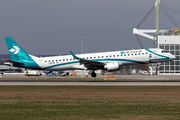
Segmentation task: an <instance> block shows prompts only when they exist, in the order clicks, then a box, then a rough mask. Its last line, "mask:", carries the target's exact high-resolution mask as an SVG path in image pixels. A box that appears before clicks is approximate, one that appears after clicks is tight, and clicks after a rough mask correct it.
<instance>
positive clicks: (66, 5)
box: [0, 0, 180, 55]
mask: <svg viewBox="0 0 180 120" xmlns="http://www.w3.org/2000/svg"><path fill="white" fill-rule="evenodd" d="M161 2H163V3H166V4H169V5H171V6H173V7H175V8H178V9H180V8H179V5H180V0H161ZM154 4H155V0H1V4H0V54H8V50H7V47H6V43H5V41H4V37H12V38H13V39H14V40H15V41H16V42H17V43H18V44H19V45H20V46H21V47H22V48H23V49H24V50H25V51H26V52H27V53H29V54H33V55H39V54H41V55H54V54H57V55H59V54H70V53H69V51H73V52H74V53H81V52H82V39H81V34H82V33H83V34H85V36H84V53H92V52H106V51H120V50H128V49H140V48H141V47H140V45H139V43H138V41H137V39H136V37H135V35H133V28H135V27H136V26H137V25H138V24H139V23H140V21H141V20H142V19H143V17H144V16H145V15H146V14H147V13H148V11H149V10H150V9H151V8H152V7H153V5H154ZM173 16H174V15H173ZM176 17H177V16H176V15H175V18H176ZM179 19H180V17H179V16H178V17H177V18H176V20H177V21H179ZM174 27H176V26H174V25H173V24H172V23H171V22H170V21H169V20H168V19H167V18H166V17H165V16H163V14H162V13H161V12H160V28H161V29H172V28H174ZM140 28H141V29H154V28H155V11H153V12H152V13H151V14H150V16H149V17H148V18H147V20H146V21H145V22H144V23H143V24H142V25H141V27H140ZM140 39H141V41H142V44H143V46H144V48H153V47H154V44H153V43H154V41H153V40H150V39H147V38H144V37H140Z"/></svg>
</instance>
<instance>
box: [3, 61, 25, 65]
mask: <svg viewBox="0 0 180 120" xmlns="http://www.w3.org/2000/svg"><path fill="white" fill-rule="evenodd" d="M6 62H9V63H15V64H19V65H24V64H25V63H21V62H15V61H11V60H6Z"/></svg>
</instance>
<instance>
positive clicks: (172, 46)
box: [158, 30, 180, 75]
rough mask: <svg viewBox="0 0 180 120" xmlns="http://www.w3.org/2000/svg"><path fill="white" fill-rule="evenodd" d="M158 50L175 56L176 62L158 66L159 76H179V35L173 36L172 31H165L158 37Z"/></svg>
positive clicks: (163, 63)
mask: <svg viewBox="0 0 180 120" xmlns="http://www.w3.org/2000/svg"><path fill="white" fill-rule="evenodd" d="M158 48H161V49H164V50H166V51H167V52H170V53H172V54H173V55H175V56H176V60H173V61H168V62H162V63H161V64H160V70H159V75H180V34H179V33H178V34H174V33H173V32H172V30H167V31H165V32H164V33H163V34H162V35H159V36H158Z"/></svg>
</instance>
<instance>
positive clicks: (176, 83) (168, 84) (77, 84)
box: [0, 81, 180, 86]
mask: <svg viewBox="0 0 180 120" xmlns="http://www.w3.org/2000/svg"><path fill="white" fill-rule="evenodd" d="M0 85H33V86H36V85H37V86H180V82H175V81H174V82H170V81H169V82H150V81H149V82H148V81H147V82H55V81H54V82H45V81H36V82H32V81H29V82H25V81H21V82H20V81H18V82H16V81H15V82H12V81H9V82H4V81H2V82H0Z"/></svg>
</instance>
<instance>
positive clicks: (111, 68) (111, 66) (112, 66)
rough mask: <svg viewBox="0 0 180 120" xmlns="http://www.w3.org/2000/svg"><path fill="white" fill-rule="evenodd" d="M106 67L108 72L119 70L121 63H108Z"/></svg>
mask: <svg viewBox="0 0 180 120" xmlns="http://www.w3.org/2000/svg"><path fill="white" fill-rule="evenodd" d="M104 69H106V70H107V71H108V72H112V71H118V70H119V63H118V62H112V63H107V64H106V65H105V66H104Z"/></svg>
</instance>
